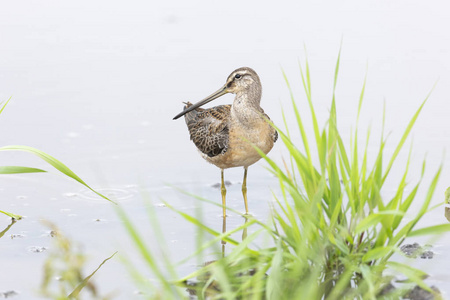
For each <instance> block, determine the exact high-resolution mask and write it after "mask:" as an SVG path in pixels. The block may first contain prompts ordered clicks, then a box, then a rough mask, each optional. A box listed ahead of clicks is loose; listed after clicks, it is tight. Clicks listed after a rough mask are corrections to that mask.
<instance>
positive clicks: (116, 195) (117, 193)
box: [76, 187, 136, 201]
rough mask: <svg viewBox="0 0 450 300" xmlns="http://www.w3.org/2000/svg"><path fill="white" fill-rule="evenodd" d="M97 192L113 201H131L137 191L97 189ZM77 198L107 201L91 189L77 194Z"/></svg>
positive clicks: (129, 189)
mask: <svg viewBox="0 0 450 300" xmlns="http://www.w3.org/2000/svg"><path fill="white" fill-rule="evenodd" d="M95 190H96V191H97V192H99V193H101V194H102V195H105V196H106V197H108V198H109V199H111V200H113V201H123V200H129V199H131V198H132V197H133V196H134V195H135V194H136V190H134V189H131V188H128V187H127V188H96V189H95ZM76 196H77V197H80V198H83V199H87V200H98V201H105V200H104V199H103V198H101V197H100V196H98V195H97V194H96V193H94V192H93V191H91V190H89V189H83V190H81V191H79V192H78V193H76Z"/></svg>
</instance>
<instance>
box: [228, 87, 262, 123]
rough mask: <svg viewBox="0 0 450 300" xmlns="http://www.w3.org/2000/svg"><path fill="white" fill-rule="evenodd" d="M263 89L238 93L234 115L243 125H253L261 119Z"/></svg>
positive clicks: (235, 99)
mask: <svg viewBox="0 0 450 300" xmlns="http://www.w3.org/2000/svg"><path fill="white" fill-rule="evenodd" d="M260 102H261V89H251V90H247V91H244V92H238V93H236V98H234V102H233V106H232V112H231V113H232V115H233V117H234V118H235V119H236V120H239V122H240V123H242V124H248V125H251V123H253V122H254V121H256V120H258V119H260V118H261V113H262V112H263V110H262V108H261V106H260Z"/></svg>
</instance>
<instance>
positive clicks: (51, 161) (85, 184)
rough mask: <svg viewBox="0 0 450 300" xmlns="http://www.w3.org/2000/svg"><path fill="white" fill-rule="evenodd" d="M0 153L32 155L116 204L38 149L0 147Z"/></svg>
mask: <svg viewBox="0 0 450 300" xmlns="http://www.w3.org/2000/svg"><path fill="white" fill-rule="evenodd" d="M0 151H25V152H29V153H32V154H34V155H36V156H38V157H39V158H41V159H43V160H44V161H46V162H47V163H49V164H50V165H51V166H53V167H54V168H55V169H57V170H58V171H60V172H61V173H63V174H64V175H66V176H68V177H70V178H72V179H74V180H76V181H78V182H79V183H81V184H82V185H84V186H85V187H87V188H88V189H90V190H91V191H93V192H94V193H95V194H97V195H98V196H100V197H102V198H103V199H105V200H108V201H110V202H112V203H114V204H117V203H116V202H114V201H113V200H111V199H109V198H108V197H106V196H104V195H102V194H101V193H99V192H97V191H96V190H94V189H93V188H91V187H90V186H89V185H87V183H86V182H84V181H83V180H82V179H81V178H80V177H78V175H77V174H75V173H74V172H73V171H72V170H71V169H69V168H68V167H67V166H66V165H65V164H63V163H62V162H60V161H59V160H57V159H56V158H54V157H53V156H51V155H49V154H47V153H45V152H43V151H41V150H38V149H36V148H33V147H28V146H4V147H0Z"/></svg>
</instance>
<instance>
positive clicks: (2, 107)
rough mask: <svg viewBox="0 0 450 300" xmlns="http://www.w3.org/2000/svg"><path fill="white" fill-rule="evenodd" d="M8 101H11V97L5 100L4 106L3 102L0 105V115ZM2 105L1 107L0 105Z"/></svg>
mask: <svg viewBox="0 0 450 300" xmlns="http://www.w3.org/2000/svg"><path fill="white" fill-rule="evenodd" d="M9 100H11V97H9V99H8V100H6V102H5V104H3V102H1V103H0V105H1V108H0V114H1V113H2V112H3V110H4V109H5V107H6V105H7V104H8V102H9ZM2 104H3V105H2Z"/></svg>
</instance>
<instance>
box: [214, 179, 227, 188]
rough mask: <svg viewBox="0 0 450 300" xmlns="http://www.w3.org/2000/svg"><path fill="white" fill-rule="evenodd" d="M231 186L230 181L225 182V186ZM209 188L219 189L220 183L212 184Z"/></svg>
mask: <svg viewBox="0 0 450 300" xmlns="http://www.w3.org/2000/svg"><path fill="white" fill-rule="evenodd" d="M230 185H232V183H231V181H228V180H225V186H230ZM211 187H213V188H215V189H220V183H219V182H218V183H214V184H213V185H211Z"/></svg>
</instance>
